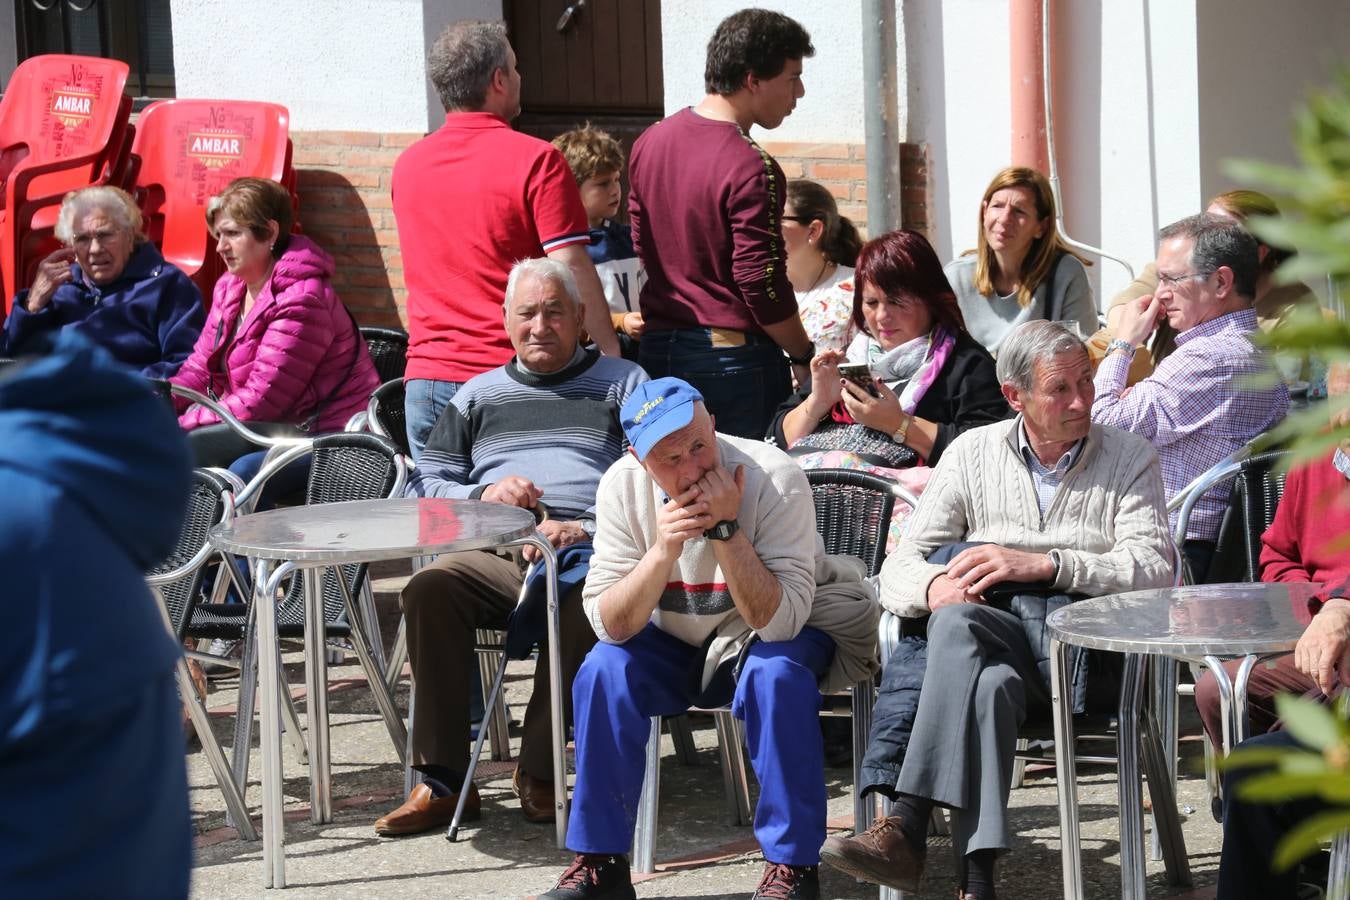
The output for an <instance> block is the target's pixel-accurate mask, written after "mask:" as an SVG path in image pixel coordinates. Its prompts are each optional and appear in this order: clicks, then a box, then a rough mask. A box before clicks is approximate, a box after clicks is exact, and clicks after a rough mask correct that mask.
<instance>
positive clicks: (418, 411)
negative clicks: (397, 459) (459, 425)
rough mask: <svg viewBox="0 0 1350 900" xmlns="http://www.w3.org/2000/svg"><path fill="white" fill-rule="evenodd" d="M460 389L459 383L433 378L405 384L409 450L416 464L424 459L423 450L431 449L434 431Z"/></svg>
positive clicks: (404, 412) (404, 413)
mask: <svg viewBox="0 0 1350 900" xmlns="http://www.w3.org/2000/svg"><path fill="white" fill-rule="evenodd" d="M459 386H460V382H458V381H434V380H432V379H430V378H414V379H412V380H411V381H405V382H404V383H403V418H404V419H405V420H406V421H407V428H408V448H409V450H410V451H411V453H412V458H413V462H417V460H418V459H420V458H421V456H422V448H424V447H425V446H426V445H427V438H428V437H430V436H431V429H432V428H433V427H434V426H435V425H436V420H437V419H439V418H440V417H441V412H442V410H444V409H445V407H446V406H447V405H449V403H450V400H451V398H452V397H454V396H455V392H457V391H458V390H459Z"/></svg>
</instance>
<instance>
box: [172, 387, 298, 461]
mask: <svg viewBox="0 0 1350 900" xmlns="http://www.w3.org/2000/svg"><path fill="white" fill-rule="evenodd" d="M169 392H170V393H171V394H173V395H174V396H177V397H183V398H184V399H187V400H190V401H192V402H193V403H196V404H197V405H199V406H202V407H205V408H206V409H209V410H210V411H211V412H212V413H214V414H215V415H216V417H217V418H219V419H220V421H222V422H224V423H225V424H226V425H228V426H229V427H230V430H231V431H233V432H235V433H236V434H238V435H239V436H240V437H242V438H243V439H244V440H246V441H249V442H250V443H253V444H257V445H258V446H260V447H293V446H295V445H296V443H298V442H302V441H303V442H307V441H309V440H310V438H307V437H304V438H297V437H269V436H267V435H264V434H259V433H258V432H256V431H254V430H253V429H252V428H249V427H248V426H247V425H245V424H244V423H243V422H241V421H240V420H239V418H238V416H236V415H235V414H234V413H232V412H230V411H229V410H228V409H226V408H225V406H224V404H222V403H219V402H217V401H215V400H212V399H211V398H210V397H208V396H206V395H205V394H203V393H200V392H198V391H194V390H193V389H192V388H188V387H183V386H182V385H180V384H172V383H171V384H170V385H169Z"/></svg>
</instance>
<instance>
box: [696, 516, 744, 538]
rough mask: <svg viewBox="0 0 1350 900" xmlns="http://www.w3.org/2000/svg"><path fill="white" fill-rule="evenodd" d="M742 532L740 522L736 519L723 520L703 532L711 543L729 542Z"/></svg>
mask: <svg viewBox="0 0 1350 900" xmlns="http://www.w3.org/2000/svg"><path fill="white" fill-rule="evenodd" d="M740 530H741V523H740V522H738V521H736V520H735V519H723V520H722V521H720V522H718V523H717V524H716V525H714V526H713V527H711V528H709V529H708V530H707V531H705V532H703V536H704V537H705V538H707V539H708V540H710V541H729V540H731V538H732V537H733V536H734V535H735V534H736V532H738V531H740Z"/></svg>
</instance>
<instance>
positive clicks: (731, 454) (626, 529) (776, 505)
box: [582, 434, 824, 647]
mask: <svg viewBox="0 0 1350 900" xmlns="http://www.w3.org/2000/svg"><path fill="white" fill-rule="evenodd" d="M717 445H718V449H719V450H720V451H721V454H722V465H723V466H725V467H726V468H727V469H729V470H733V471H734V469H735V467H736V466H738V465H740V466H744V467H745V489H744V492H743V493H742V495H741V507H740V510H739V511H738V512H737V515H736V518H737V521H738V522H739V523H740V527H741V531H743V532H744V533H745V536H746V537H747V538H749V539H750V543H751V544H753V545H754V547H755V552H756V553H757V554H758V555H759V558H760V560H761V561H762V562H763V563H764V566H765V567H766V568H767V569H768V570H769V571H770V572H771V573H773V575H774V577H776V578H777V579H778V583H779V585H780V586H781V587H782V590H783V596H782V602H781V603H780V604H779V606H778V611H777V612H776V613H775V614H774V616H773V618H772V619H770V620H769V623H768V624H767V625H765V626H764V627H763V628H761V629H759V631H758V632H757V633H758V634H759V637H760V638H761V639H762V640H766V641H786V640H790V639H792V638H794V637H796V636H797V634H798V632H800V631H801V630H802V626H803V625H805V624H806V621H807V619H808V618H809V617H810V614H811V604H812V600H813V599H814V597H815V590H816V585H815V573H816V564H817V560H818V559H819V558H820V557H822V556H823V555H824V545H823V544H821V542H820V537H819V536H818V535H817V534H816V515H815V504H814V503H813V502H812V500H811V486H810V484H808V483H807V480H806V474H805V473H804V472H802V470H801V469H800V468H798V467H797V466H796V464H794V463H793V462H792V460H791V459H789V458H788V456H787V454H785V453H783V452H782V451H781V450H778V449H776V448H774V447H770V446H769V445H768V444H764V443H761V442H758V441H750V440H745V439H743V438H736V437H729V436H727V435H724V434H719V435H718V436H717ZM665 502H666V496H665V494H664V492H663V491H662V490H661V488H660V487H658V486H657V484H656V482H655V481H654V480H652V478H651V476H650V475H648V474H647V471H646V470H645V469H643V468H642V465H641V464H640V463H639V462H638V461H637V460H636V459H634V458H633V456H632V454H625V455H624V456H623V458H622V459H620V460H619V461H618V462H616V463H615V464H614V465H613V466H611V467H610V468H609V471H607V472H606V473H605V474H604V477H602V478H601V479H600V487H599V490H598V491H597V492H596V535H595V555H594V556H592V557H591V570H590V574H589V575H587V577H586V587H585V590H584V592H583V593H582V599H583V602H584V604H585V607H586V614H587V615H588V616H589V617H590V620H591V625H592V626H593V627H594V628H595V633H596V634H597V635H598V636H599V638H600V640H602V641H606V642H608V643H618V642H616V641H615V640H614V639H613V638H612V637H610V636H609V634H608V633H607V632H606V631H605V626H604V623H603V622H602V621H601V620H600V604H599V598H600V595H601V594H603V593H604V592H605V591H606V590H608V589H609V588H610V586H612V585H614V584H615V583H617V582H618V581H619V579H621V578H623V577H624V576H625V575H627V574H628V573H629V572H631V571H633V569H634V568H636V566H637V564H638V562H639V560H641V559H642V556H643V554H645V553H646V552H647V549H648V548H649V547H650V546H651V545H652V543H653V541H654V539H655V537H656V514H657V512H658V511H659V510H660V508H661V506H662V505H663V504H664V503H665ZM731 618H737V619H739V618H740V613H739V612H738V611H737V610H736V606H735V604H734V603H732V600H731V593H730V591H728V589H727V583H726V577H725V576H724V575H723V574H722V570H721V568H720V567H719V566H718V565H717V557H716V556H715V555H714V553H713V550H712V547H711V546H710V544H709V542H708V541H707V540H706V539H697V540H692V541H689V542H687V543H686V544H685V545H684V552H683V553H682V554H681V555H680V558H679V559H678V560H677V561H676V563H675V565H674V566H672V567H671V572H670V576H669V578H668V579H667V584H666V588H665V590H664V591H663V592H662V595H661V602H660V604H659V605H658V606H657V608H656V611H655V612H653V613H652V622H653V623H655V624H656V626H657V627H658V628H660V629H661V630H662V631H665V632H667V633H668V634H671V635H673V636H674V637H677V638H679V639H680V640H682V641H684V642H686V643H688V644H692V645H694V646H695V647H698V646H702V644H703V642H704V641H705V640H706V639H707V638H708V636H709V635H711V634H712V633H713V632H714V631H716V630H717V629H718V627H719V626H721V625H722V624H723V623H724V622H726V621H727V620H728V619H731Z"/></svg>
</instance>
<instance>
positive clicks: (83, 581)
mask: <svg viewBox="0 0 1350 900" xmlns="http://www.w3.org/2000/svg"><path fill="white" fill-rule="evenodd" d="M190 477H191V470H190V464H189V457H188V453H187V442H186V440H185V438H184V437H183V434H182V432H181V431H180V430H179V428H178V423H177V421H175V419H174V415H173V410H172V409H171V408H170V407H169V405H168V404H167V403H166V402H165V401H164V400H163V399H161V398H159V397H158V396H156V395H155V394H153V393H152V392H151V390H150V388H149V387H148V386H147V385H146V384H145V383H144V382H143V381H142V380H141V379H140V378H139V377H137V376H135V375H133V374H131V373H129V372H127V371H126V370H125V369H123V368H121V367H120V366H118V365H116V364H115V363H114V362H113V361H112V359H110V358H109V356H108V354H107V353H106V352H105V351H104V350H102V349H101V348H99V347H95V346H94V345H92V344H90V343H89V342H88V341H86V340H84V339H83V338H81V337H79V336H78V335H74V334H70V333H66V334H63V335H61V336H60V337H58V338H57V339H56V341H55V342H54V343H53V346H52V348H51V352H50V353H49V354H48V355H44V356H40V357H37V358H34V359H33V360H32V361H30V362H27V363H26V364H25V363H20V364H15V365H13V366H11V367H9V368H7V369H5V370H3V371H2V372H0V578H2V579H3V582H0V583H2V584H3V585H4V587H3V588H0V596H3V602H0V623H2V624H0V768H3V760H4V756H5V749H6V747H8V746H10V744H11V743H13V742H17V741H22V740H23V739H24V738H25V737H26V736H27V735H29V734H30V733H32V732H33V731H35V730H36V729H39V728H42V727H45V726H46V725H49V724H51V723H52V722H53V721H60V720H62V719H64V718H66V717H70V716H73V715H76V714H77V711H78V710H79V709H80V708H81V707H84V706H85V705H86V704H95V705H96V704H99V703H106V702H110V701H115V700H117V699H119V698H121V697H124V696H126V695H127V693H129V692H130V691H132V690H134V689H137V688H140V687H142V686H144V684H145V683H146V682H147V681H148V680H150V679H152V678H155V677H160V676H162V675H163V674H164V673H165V672H167V671H169V670H170V669H171V668H172V667H173V665H174V662H175V661H176V659H177V657H178V653H179V650H178V647H177V646H176V645H175V642H174V640H173V639H172V637H171V636H170V635H169V632H168V630H167V629H166V628H165V627H164V622H163V619H162V618H161V615H160V612H159V610H158V609H157V608H156V606H155V601H154V599H153V598H152V596H151V594H150V591H149V589H148V588H147V587H146V586H145V581H144V576H143V573H144V571H145V570H146V569H148V568H149V567H150V566H152V565H153V564H155V563H156V562H158V561H159V560H161V559H163V558H164V557H165V556H167V555H168V553H169V551H171V550H172V549H173V547H174V544H175V543H176V542H177V540H178V533H179V529H180V526H181V523H182V515H183V511H184V508H185V505H186V502H187V489H188V482H189V478H190Z"/></svg>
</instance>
